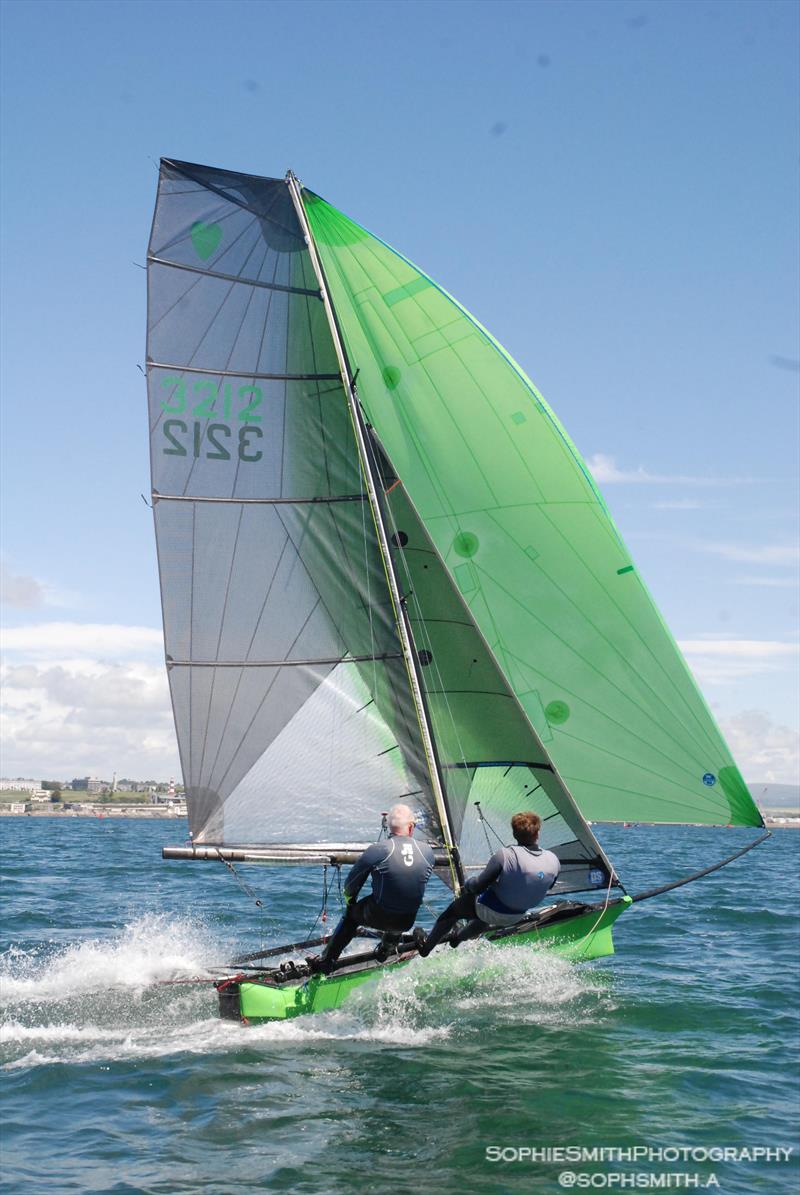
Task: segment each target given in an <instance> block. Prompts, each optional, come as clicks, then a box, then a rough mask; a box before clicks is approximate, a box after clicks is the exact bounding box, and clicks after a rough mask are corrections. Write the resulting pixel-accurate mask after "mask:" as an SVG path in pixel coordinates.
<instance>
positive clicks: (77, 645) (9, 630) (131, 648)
mask: <svg viewBox="0 0 800 1195" xmlns="http://www.w3.org/2000/svg"><path fill="white" fill-rule="evenodd" d="M3 648H4V650H5V651H11V652H24V653H25V654H26V655H28V656H36V657H41V656H47V657H49V658H50V659H51V660H53V659H57V658H67V659H72V658H74V657H82V656H89V657H91V658H95V659H99V658H103V657H106V658H112V659H113V658H115V657H116V658H120V657H122V658H124V657H126V656H131V655H136V656H138V655H142V654H153V653H156V652H160V651H163V639H162V636H161V631H160V630H156V629H155V628H154V627H135V626H133V627H128V626H118V625H115V624H114V623H86V622H44V623H36V624H35V625H32V626H23V627H6V628H5V630H4V631H3Z"/></svg>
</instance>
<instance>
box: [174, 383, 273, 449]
mask: <svg viewBox="0 0 800 1195" xmlns="http://www.w3.org/2000/svg"><path fill="white" fill-rule="evenodd" d="M161 385H162V386H163V387H165V388H166V389H168V390H169V391H170V395H169V398H165V399H162V401H161V409H162V410H163V411H164V412H166V413H167V414H169V415H170V416H175V415H187V416H190V417H191V419H192V421H191V423H190V422H189V421H188V420H187V419H176V418H169V419H165V420H164V422H163V424H162V425H161V426H162V430H163V432H164V439H165V440H166V442H167V443H166V445H165V446H164V447H163V448H162V452H163V453H164V455H165V456H189V455H190V453H191V455H192V456H194V457H201V456H203V457H205V458H206V460H209V461H229V460H231V459H232V457H234V456H235V457H237V458H238V459H239V460H240V461H260V460H261V457H262V455H263V454H262V452H261V449H260V448H259V447H258V441H259V440H260V439H262V437H263V435H264V433H263V431H262V429H261V428H260V427H259V426H258V424H260V423H261V415H260V414H259V413H258V408H259V407H260V406H261V403H262V400H263V395H262V393H261V387H260V386H233V385H231V384H230V383H227V382H226V383H225V384H224V385H223V386H217V385H216V383H214V382H195V383H194V385H193V386H191V396H187V386H186V383H185V381H184V380H183V378H176V377H166V378H162V379H161ZM218 404H219V405H218ZM234 418H235V420H236V422H237V423H240V424H241V425H242V426H241V427H239V428H238V431H237V429H235V428H232V427H229V426H228V421H229V420H233V419H234ZM220 419H224V420H225V422H224V423H221V422H219V420H220ZM211 420H214V422H213V423H212V422H211Z"/></svg>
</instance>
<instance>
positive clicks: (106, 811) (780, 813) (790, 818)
mask: <svg viewBox="0 0 800 1195" xmlns="http://www.w3.org/2000/svg"><path fill="white" fill-rule="evenodd" d="M0 817H17V818H21V817H33V818H38V817H57V818H61V819H62V820H63V819H65V818H70V817H93V818H96V819H97V820H98V821H103V820H105V819H106V818H115V819H116V818H130V819H132V820H134V821H141V820H150V821H167V820H169V821H179V820H181V819H183V820H186V811H185V810H176V809H174V808H173V809H170V808H168V807H165V806H159V805H111V804H108V805H93V806H91V807H88V808H84V809H58V808H57V807H55V808H54V807H53V806H52V805H46V806H44V807H43V808H41V809H29V810H27V811H26V812H22V813H20V812H17V811H16V810H14V811H12V810H10V809H7V808H3V806H2V805H0ZM594 824H595V825H599V824H602V823H597V822H596V823H594ZM608 824H618V825H621V824H623V823H608ZM645 824H647V825H653V824H654V823H644V822H632V823H631V825H632V826H639V825H645ZM764 824H765V825H766V827H767V829H769V830H800V814H797V813H795V812H794V810H790V809H787V810H780V809H777V810H775V809H774V810H772V811H771V812H770V813H765V814H764ZM703 828H705V829H711V828H712V827H703ZM740 828H741V827H737V829H740Z"/></svg>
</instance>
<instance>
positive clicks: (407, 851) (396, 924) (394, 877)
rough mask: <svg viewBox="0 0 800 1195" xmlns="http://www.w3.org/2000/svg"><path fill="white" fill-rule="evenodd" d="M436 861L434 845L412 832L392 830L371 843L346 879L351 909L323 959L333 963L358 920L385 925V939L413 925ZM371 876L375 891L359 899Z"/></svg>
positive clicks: (395, 935) (376, 926) (380, 925)
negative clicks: (393, 831)
mask: <svg viewBox="0 0 800 1195" xmlns="http://www.w3.org/2000/svg"><path fill="white" fill-rule="evenodd" d="M433 862H434V858H433V851H432V850H431V848H430V847H429V846H428V844H427V843H426V842H420V841H419V840H418V839H416V838H411V837H409V836H408V835H400V834H392V836H391V837H390V838H387V839H382V840H381V841H380V842H374V843H373V844H372V846H369V847H367V849H366V850H365V851H364V853H363V854H362V856H361V858H360V859H358V860H357V861H356V863H355V864H354V865H353V867H352V869H351V871H350V874H349V875H348V877H347V879H346V881H345V885H344V895H345V900H346V901H347V910H346V912H345V915H344V917H343V918H342V920H341V921H340V922H339V924H338V925H337V927H336V929H335V930H334V933H333V937H332V938H331V940H330V942H329V943H328V945H327V947H326V948H325V951H324V952H323V955H322V959H323V961H324V962H325V964H326V965H327V966H328V967H330V965H331V964H332V963H334V962H335V961H336V959H337V958H338V957H339V955H340V954H341V953H342V951H343V950H344V948H345V946H347V945H348V944H349V943H350V942H351V941H352V939H353V938H354V937H355V933H356V930H357V929H358V927H359V926H360V925H366V926H369V927H370V928H371V929H380V930H385V931H386V932H385V933H384V941H386V940H387V939H388V940H389V941H391V940H392V939H394V940H396V939H398V938H399V937H400V935H401V934H402V933H403V931H404V930H407V929H410V928H411V926H412V925H413V924H414V918H415V917H416V915H417V912H418V910H419V906H420V904H421V903H422V897H423V894H424V892H425V885H426V884H427V882H428V880H429V879H430V876H431V872H432V871H433ZM367 876H371V877H372V892H371V894H370V895H369V896H367V897H364V898H363V899H362V900H356V899H355V898H356V897H357V896H358V894H359V892H360V891H361V889H362V887H363V886H364V884H365V882H366V879H367Z"/></svg>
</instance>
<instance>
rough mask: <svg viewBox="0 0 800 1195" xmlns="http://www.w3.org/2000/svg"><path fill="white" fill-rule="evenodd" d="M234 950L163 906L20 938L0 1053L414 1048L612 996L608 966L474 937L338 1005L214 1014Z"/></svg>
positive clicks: (7, 970)
mask: <svg viewBox="0 0 800 1195" xmlns="http://www.w3.org/2000/svg"><path fill="white" fill-rule="evenodd" d="M226 953H227V950H225V949H224V948H223V947H222V946H221V944H220V943H218V942H215V941H214V940H213V935H212V934H211V933H210V932H209V930H208V928H207V927H206V926H205V925H202V924H200V923H198V922H192V921H188V920H175V919H172V920H170V919H168V918H166V917H145V918H142V919H141V920H138V921H136V922H133V923H132V924H130V925H128V926H126V927H125V928H124V930H122V931H121V932H120V933H119V935H117V936H116V937H114V938H110V939H93V940H87V941H81V942H76V943H74V944H71V945H69V946H66V947H58V948H54V947H52V946H51V947H40V948H37V949H34V950H30V951H24V950H21V949H19V948H12V949H11V950H9V951H7V952H6V954H5V955H4V956H2V958H0V1014H1V1019H0V1066H2V1069H5V1070H17V1069H21V1068H31V1067H37V1066H43V1065H53V1064H57V1063H62V1064H75V1065H81V1064H87V1063H98V1062H105V1063H124V1062H126V1061H132V1062H133V1061H136V1060H146V1059H149V1058H162V1057H165V1056H169V1055H192V1054H202V1055H215V1054H223V1055H224V1054H228V1053H231V1052H233V1051H241V1050H242V1049H245V1048H246V1049H247V1050H248V1051H251V1050H255V1051H257V1052H263V1053H264V1054H265V1055H266V1054H275V1053H276V1052H277V1051H280V1050H281V1049H292V1050H297V1049H298V1048H299V1049H302V1047H303V1046H304V1045H308V1046H311V1047H313V1046H314V1044H315V1043H319V1042H320V1041H321V1040H332V1041H333V1040H338V1041H341V1042H342V1043H344V1042H348V1041H358V1042H366V1043H369V1042H374V1043H376V1044H386V1043H389V1044H391V1043H394V1044H398V1045H399V1044H402V1045H403V1046H404V1047H405V1048H414V1047H419V1046H426V1045H429V1044H430V1043H432V1042H435V1041H436V1040H438V1039H445V1038H449V1037H454V1036H458V1035H461V1034H467V1035H469V1034H474V1033H477V1032H485V1031H486V1029H487V1027H490V1026H492V1025H500V1024H503V1023H510V1022H516V1023H525V1022H535V1023H538V1024H545V1023H560V1024H571V1023H575V1022H577V1021H581V1022H585V1021H586V1020H587V1019H596V1018H597V1017H598V1016H600V1015H602V1013H603V1011H604V1009H606V1008H607V1007H608V1006H609V1003H610V996H609V992H608V990H607V987H606V986H605V985H604V982H603V980H604V978H605V977H604V976H603V974H602V973H601V972H597V971H592V970H590V969H586V968H582V969H578V968H576V967H574V966H572V965H571V964H569V963H567V962H565V961H564V960H562V959H559V958H557V957H555V956H554V955H550V954H549V953H546V952H540V951H529V950H523V949H513V950H511V949H506V950H502V951H500V950H498V949H497V948H496V947H493V946H491V945H489V944H488V943H481V942H477V943H470V944H468V945H467V946H464V947H462V948H461V949H460V950H459V951H457V952H454V951H446V952H444V951H443V952H441V954H437V955H434V956H433V957H432V958H430V959H427V960H421V959H415V960H414V961H412V962H411V964H410V965H408V966H406V967H402V968H396V969H394V968H393V969H391V970H390V971H387V972H385V973H384V974H383V975H381V976H380V977H379V978H378V979H377V980H376V981H375V982H373V983H368V984H365V985H364V986H363V987H362V988H359V989H357V990H356V991H355V992H354V993H353V995H352V997H351V998H350V1000H349V1001H348V1003H347V1004H346V1005H345V1006H344V1007H343V1008H341V1009H339V1010H337V1011H335V1012H330V1013H322V1014H318V1015H315V1016H304V1017H299V1018H297V1019H296V1020H291V1021H286V1022H275V1023H270V1024H265V1025H259V1026H246V1027H245V1026H241V1025H238V1024H235V1023H232V1022H228V1021H222V1020H220V1019H219V1017H218V1015H217V998H216V993H215V991H214V988H213V986H212V984H211V982H210V978H211V976H212V975H213V974H214V973H215V971H216V972H218V971H219V959H220V958H223V957H225V954H226ZM192 980H197V982H190V981H192Z"/></svg>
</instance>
